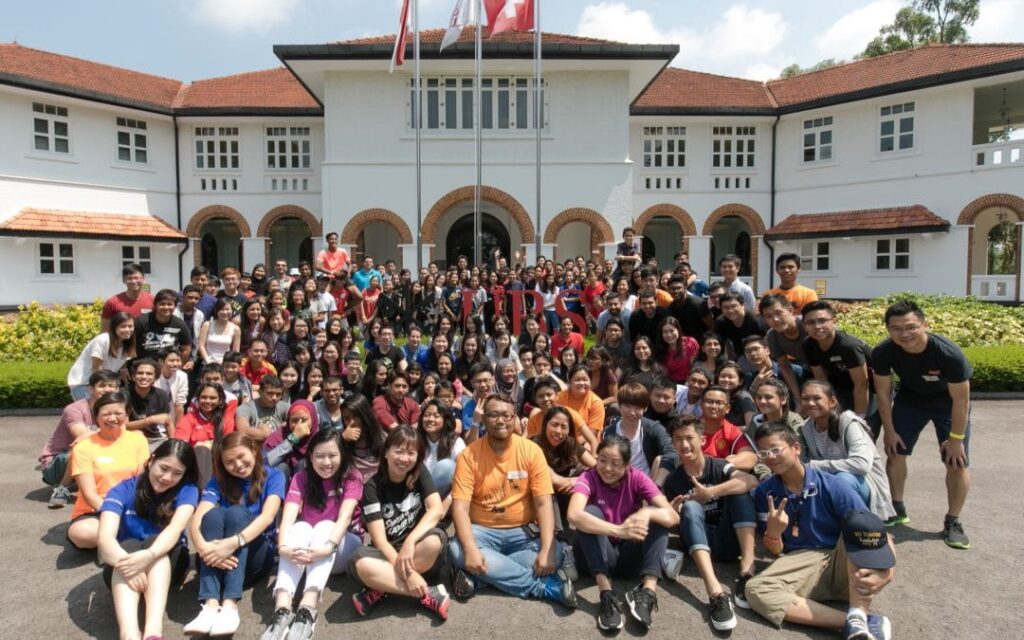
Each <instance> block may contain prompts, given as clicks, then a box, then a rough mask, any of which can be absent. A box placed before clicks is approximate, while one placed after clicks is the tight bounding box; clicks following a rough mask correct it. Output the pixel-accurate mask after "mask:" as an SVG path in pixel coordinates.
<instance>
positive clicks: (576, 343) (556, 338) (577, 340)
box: [551, 331, 583, 358]
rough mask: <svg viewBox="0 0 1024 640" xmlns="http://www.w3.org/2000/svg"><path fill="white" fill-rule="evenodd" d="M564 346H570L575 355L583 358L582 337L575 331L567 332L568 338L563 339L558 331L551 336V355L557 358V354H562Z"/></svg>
mask: <svg viewBox="0 0 1024 640" xmlns="http://www.w3.org/2000/svg"><path fill="white" fill-rule="evenodd" d="M565 345H572V348H573V349H574V350H575V351H576V355H577V356H578V357H580V358H582V357H583V336H581V335H580V334H578V333H576V332H575V331H571V332H569V338H568V339H566V338H563V337H562V332H561V331H559V332H558V333H556V334H555V335H553V336H551V355H553V356H554V357H555V358H558V354H560V353H562V349H563V348H564V347H565Z"/></svg>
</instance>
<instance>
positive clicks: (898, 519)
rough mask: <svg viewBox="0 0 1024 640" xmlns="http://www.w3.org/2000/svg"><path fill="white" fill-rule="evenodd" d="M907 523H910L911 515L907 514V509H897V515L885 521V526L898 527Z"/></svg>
mask: <svg viewBox="0 0 1024 640" xmlns="http://www.w3.org/2000/svg"><path fill="white" fill-rule="evenodd" d="M905 524H910V516H908V515H907V511H906V509H897V510H896V515H894V516H893V517H891V518H889V519H888V520H886V521H885V526H887V527H896V526H899V525H905Z"/></svg>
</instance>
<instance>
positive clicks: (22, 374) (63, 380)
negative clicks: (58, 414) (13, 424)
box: [0, 361, 72, 409]
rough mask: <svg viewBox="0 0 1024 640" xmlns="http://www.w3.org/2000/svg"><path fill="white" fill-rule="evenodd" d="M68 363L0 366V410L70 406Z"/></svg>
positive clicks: (7, 364)
mask: <svg viewBox="0 0 1024 640" xmlns="http://www.w3.org/2000/svg"><path fill="white" fill-rule="evenodd" d="M71 364H72V363H71V362H68V361H61V362H3V363H0V409H46V408H51V407H63V406H64V405H66V404H67V403H69V402H71V392H70V391H69V390H68V384H67V378H68V370H69V369H70V368H71Z"/></svg>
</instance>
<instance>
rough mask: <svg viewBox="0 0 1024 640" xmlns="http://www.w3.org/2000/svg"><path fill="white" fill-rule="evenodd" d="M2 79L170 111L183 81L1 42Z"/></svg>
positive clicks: (0, 63) (0, 71)
mask: <svg viewBox="0 0 1024 640" xmlns="http://www.w3.org/2000/svg"><path fill="white" fill-rule="evenodd" d="M0 76H7V77H8V78H13V79H18V80H22V81H25V82H26V83H27V84H31V85H36V84H44V85H45V84H51V85H57V86H60V87H67V88H70V89H72V90H78V91H81V92H85V93H89V94H96V95H97V96H101V97H107V98H110V99H114V100H121V101H128V102H131V103H139V104H140V105H143V106H150V107H159V108H162V109H165V110H169V109H170V108H171V105H172V103H173V101H174V98H175V96H176V95H177V94H178V90H179V89H180V88H181V81H179V80H173V79H171V78H161V77H160V76H154V75H150V74H147V73H140V72H138V71H131V70H129V69H122V68H120V67H113V66H110V65H105V64H100V63H98V62H90V61H88V60H82V59H80V58H72V57H70V56H64V55H60V54H57V53H51V52H49V51H40V50H38V49H31V48H29V47H23V46H21V45H19V44H11V43H0Z"/></svg>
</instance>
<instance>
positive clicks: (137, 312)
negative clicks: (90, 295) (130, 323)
mask: <svg viewBox="0 0 1024 640" xmlns="http://www.w3.org/2000/svg"><path fill="white" fill-rule="evenodd" d="M152 310H153V294H152V293H150V292H148V291H143V292H142V293H140V294H139V297H138V298H136V299H134V300H132V299H131V298H129V297H128V294H127V293H125V292H124V291H122V292H121V293H119V294H117V295H116V296H110V297H109V298H107V301H106V302H104V303H103V311H102V312H100V317H101V318H103V319H104V320H109V319H110V318H112V317H114V314H115V313H119V312H121V311H127V312H128V313H130V314H132V317H135V318H138V317H139V316H141V315H142V314H144V313H149V312H150V311H152Z"/></svg>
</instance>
